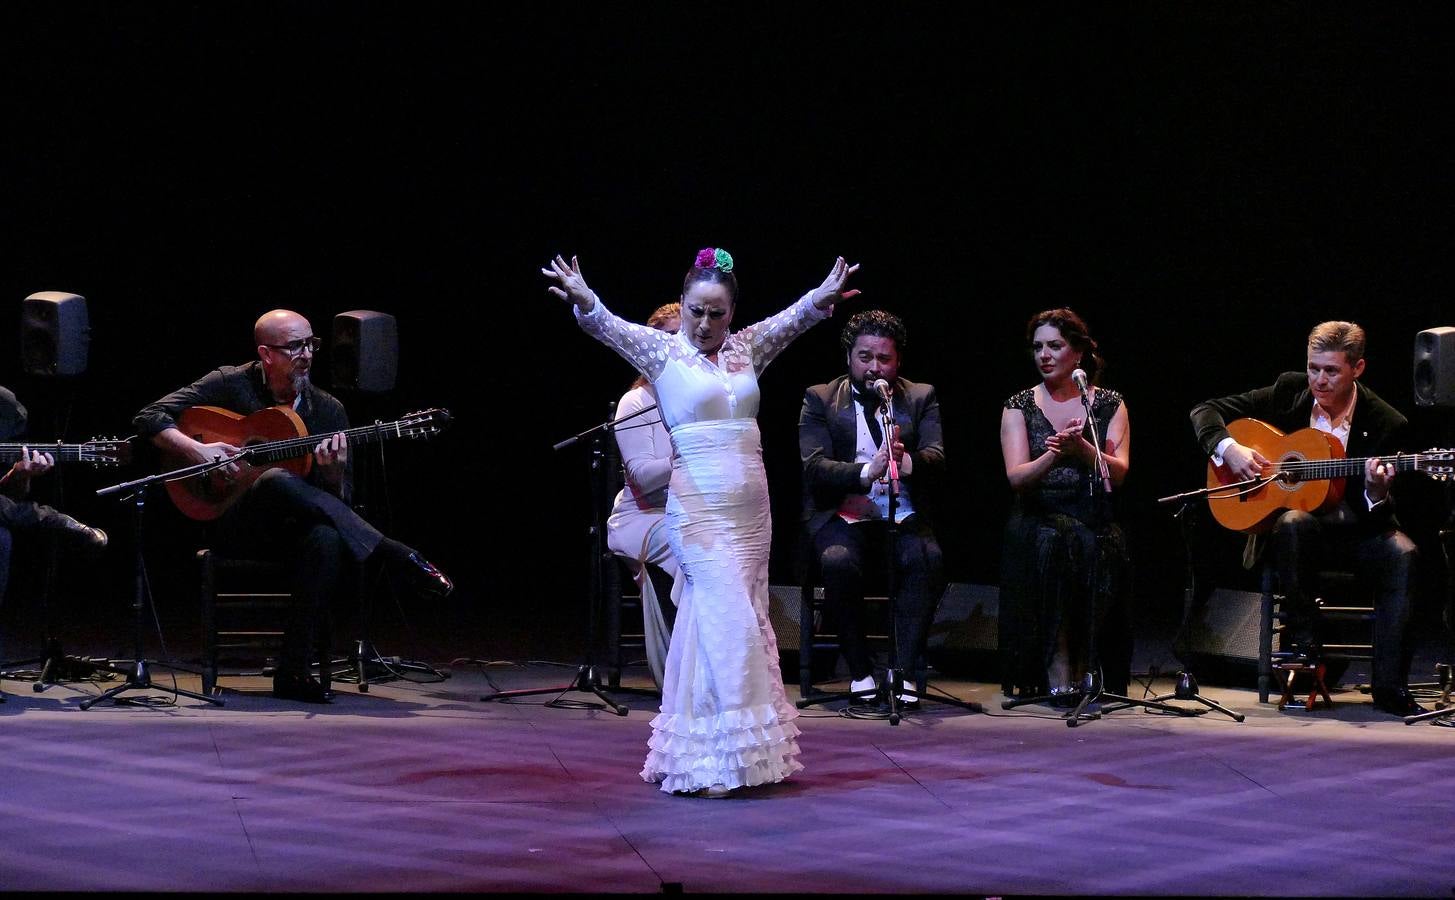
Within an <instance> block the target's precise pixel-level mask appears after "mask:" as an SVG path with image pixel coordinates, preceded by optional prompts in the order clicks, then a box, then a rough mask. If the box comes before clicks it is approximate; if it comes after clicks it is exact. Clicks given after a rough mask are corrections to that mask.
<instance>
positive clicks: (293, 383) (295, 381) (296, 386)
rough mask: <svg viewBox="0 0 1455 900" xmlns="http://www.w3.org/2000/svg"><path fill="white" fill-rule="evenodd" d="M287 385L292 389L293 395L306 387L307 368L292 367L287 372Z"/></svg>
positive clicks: (296, 394)
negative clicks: (292, 368)
mask: <svg viewBox="0 0 1455 900" xmlns="http://www.w3.org/2000/svg"><path fill="white" fill-rule="evenodd" d="M288 386H289V387H290V388H292V389H293V396H295V397H296V396H298V395H299V394H301V393H303V392H304V390H306V389H307V388H308V370H307V369H294V370H293V371H291V372H289V373H288Z"/></svg>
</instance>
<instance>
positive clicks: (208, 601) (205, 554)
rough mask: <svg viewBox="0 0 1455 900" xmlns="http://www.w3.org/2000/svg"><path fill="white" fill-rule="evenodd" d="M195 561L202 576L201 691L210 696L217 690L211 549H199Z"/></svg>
mask: <svg viewBox="0 0 1455 900" xmlns="http://www.w3.org/2000/svg"><path fill="white" fill-rule="evenodd" d="M197 562H198V565H199V567H200V568H201V576H202V577H201V581H202V596H201V604H200V605H201V607H202V693H203V694H205V695H207V696H209V697H211V696H212V695H213V694H214V693H216V691H217V578H216V571H215V568H214V566H213V564H212V551H210V550H201V551H199V552H198V553H197Z"/></svg>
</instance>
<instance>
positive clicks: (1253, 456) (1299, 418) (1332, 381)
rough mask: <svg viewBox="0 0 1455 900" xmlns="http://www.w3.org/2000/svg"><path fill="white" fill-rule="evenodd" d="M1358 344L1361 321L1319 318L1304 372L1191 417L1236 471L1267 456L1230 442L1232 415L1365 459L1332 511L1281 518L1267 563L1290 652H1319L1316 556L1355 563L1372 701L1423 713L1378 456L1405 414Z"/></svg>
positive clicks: (1411, 561)
mask: <svg viewBox="0 0 1455 900" xmlns="http://www.w3.org/2000/svg"><path fill="white" fill-rule="evenodd" d="M1364 344H1365V340H1364V329H1362V328H1360V327H1359V326H1358V325H1356V324H1354V323H1353V322H1323V323H1321V324H1319V325H1317V326H1315V327H1314V329H1313V331H1312V332H1310V333H1309V339H1308V365H1307V367H1306V370H1305V372H1303V373H1299V372H1287V373H1284V374H1283V375H1280V376H1279V377H1278V380H1277V381H1276V382H1274V383H1273V385H1272V386H1270V387H1265V388H1259V389H1257V390H1254V391H1249V392H1248V393H1246V394H1237V395H1235V396H1232V397H1223V398H1221V399H1218V400H1208V401H1206V402H1205V403H1201V404H1199V405H1198V406H1197V407H1195V408H1194V409H1193V410H1192V424H1193V428H1194V429H1195V430H1196V432H1197V440H1198V443H1199V444H1200V445H1201V446H1202V448H1203V450H1204V451H1205V452H1206V453H1207V454H1208V455H1209V456H1211V457H1212V458H1213V460H1214V461H1215V462H1218V461H1221V462H1222V463H1223V464H1224V465H1226V466H1227V467H1228V469H1229V470H1230V471H1231V473H1232V474H1233V475H1234V476H1236V477H1238V478H1239V479H1247V478H1253V477H1256V476H1258V475H1259V474H1261V473H1262V472H1263V471H1264V469H1265V468H1266V467H1267V466H1269V465H1271V462H1270V461H1269V460H1267V459H1265V458H1264V457H1263V455H1262V454H1260V453H1258V452H1257V451H1256V450H1254V449H1252V448H1250V447H1245V446H1243V445H1242V444H1239V443H1238V442H1237V441H1235V440H1233V438H1232V437H1231V435H1229V433H1228V429H1227V423H1228V422H1229V421H1231V420H1233V419H1239V418H1254V419H1260V420H1262V421H1264V422H1267V423H1268V424H1270V425H1273V426H1274V427H1276V428H1278V429H1279V430H1281V431H1283V432H1284V433H1289V432H1293V431H1297V430H1299V429H1302V428H1316V429H1318V430H1320V431H1324V432H1327V433H1329V434H1331V435H1333V436H1334V437H1336V438H1338V440H1339V441H1340V442H1341V443H1342V444H1343V445H1344V447H1345V450H1346V452H1347V455H1348V456H1350V457H1369V461H1368V463H1367V464H1366V465H1365V467H1364V472H1363V474H1362V475H1359V476H1352V477H1350V478H1348V479H1347V483H1346V485H1345V490H1344V497H1343V500H1341V501H1340V503H1339V505H1338V506H1336V507H1335V508H1333V509H1332V510H1329V511H1327V512H1323V513H1320V514H1311V513H1306V512H1302V511H1298V510H1289V511H1286V512H1284V513H1283V514H1282V515H1280V516H1279V518H1278V520H1277V522H1276V523H1275V525H1274V527H1273V533H1272V538H1273V541H1272V543H1273V553H1274V560H1273V565H1274V566H1276V571H1277V574H1278V580H1279V585H1280V588H1281V590H1282V592H1283V594H1284V596H1285V597H1286V598H1287V599H1286V602H1287V608H1288V612H1289V616H1290V619H1289V620H1286V622H1285V624H1286V626H1287V628H1288V630H1287V632H1285V633H1286V634H1290V635H1291V636H1292V640H1293V650H1294V652H1295V653H1296V654H1299V655H1302V656H1307V657H1311V658H1316V657H1317V656H1318V653H1319V646H1318V640H1317V636H1316V635H1315V634H1314V631H1313V616H1312V613H1313V608H1312V607H1313V596H1312V595H1311V593H1310V590H1311V587H1310V586H1311V584H1312V578H1313V575H1314V573H1315V572H1316V571H1317V569H1318V566H1319V561H1320V560H1321V559H1331V558H1339V559H1344V560H1350V561H1352V562H1353V563H1354V566H1355V569H1356V573H1357V575H1358V577H1360V578H1361V579H1362V580H1364V581H1366V582H1368V583H1369V584H1370V585H1371V586H1372V587H1373V588H1374V594H1375V600H1374V610H1375V627H1374V671H1373V699H1374V705H1375V706H1376V707H1377V708H1379V709H1381V710H1384V711H1385V712H1389V713H1393V714H1395V715H1398V716H1406V715H1413V714H1415V713H1419V712H1423V709H1422V708H1421V707H1420V705H1419V704H1417V703H1416V702H1415V701H1414V699H1413V698H1412V697H1411V696H1410V693H1409V687H1408V684H1409V669H1410V657H1411V650H1410V648H1409V647H1408V642H1407V635H1406V630H1407V626H1408V624H1409V620H1410V603H1411V599H1412V596H1413V593H1414V576H1415V562H1416V557H1417V552H1416V549H1415V544H1414V542H1413V541H1412V540H1410V539H1409V537H1408V536H1406V535H1405V534H1404V532H1402V531H1400V530H1399V521H1398V519H1396V518H1395V509H1394V498H1393V497H1391V496H1390V492H1389V488H1390V481H1391V479H1392V478H1393V475H1394V467H1393V465H1388V464H1386V461H1385V460H1384V459H1381V458H1379V457H1380V456H1381V455H1384V454H1393V453H1394V452H1395V451H1397V450H1399V449H1400V448H1401V447H1403V445H1404V440H1405V434H1406V431H1407V429H1408V425H1409V422H1408V420H1407V419H1406V418H1405V417H1404V416H1403V415H1401V414H1400V413H1399V412H1398V411H1397V410H1395V409H1394V408H1393V407H1392V406H1390V405H1389V404H1388V403H1385V402H1384V401H1383V400H1381V399H1379V397H1378V396H1377V395H1376V394H1375V393H1374V392H1373V391H1372V390H1370V389H1369V388H1367V387H1365V386H1364V385H1363V384H1362V383H1361V382H1360V381H1359V378H1360V376H1362V375H1363V374H1364V367H1365V360H1364ZM1335 554H1337V557H1335Z"/></svg>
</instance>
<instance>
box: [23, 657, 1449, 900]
mask: <svg viewBox="0 0 1455 900" xmlns="http://www.w3.org/2000/svg"><path fill="white" fill-rule="evenodd" d="M487 674H488V676H489V679H493V681H494V683H496V684H498V685H499V686H500V687H502V688H510V687H534V686H547V685H561V684H566V683H568V682H569V681H570V677H571V675H572V674H573V669H572V668H570V667H565V668H557V667H553V666H548V665H529V666H499V667H492V668H488V669H481V668H472V667H466V666H462V667H460V668H459V669H457V670H456V671H454V672H453V673H452V677H450V678H449V679H448V680H447V681H444V682H442V683H437V684H430V685H416V684H404V683H401V682H392V683H388V684H377V685H374V686H373V687H372V688H371V690H370V692H369V693H368V694H360V693H358V692H357V688H356V687H355V686H353V685H349V684H341V685H339V686H338V687H339V696H338V700H337V701H336V702H335V703H334V704H332V705H331V706H327V707H307V706H303V705H298V704H291V703H283V702H279V701H275V700H273V699H272V698H271V697H269V696H268V695H267V694H266V692H265V683H264V682H262V681H261V680H260V679H252V680H247V679H237V680H232V681H230V682H228V684H229V686H230V687H231V688H233V690H229V691H228V692H227V693H226V694H225V697H226V701H227V705H226V706H225V707H224V708H213V707H209V706H206V705H203V704H201V703H198V702H196V701H190V700H184V701H183V702H181V703H180V704H178V705H177V706H175V707H162V708H140V707H136V708H118V707H112V706H109V705H104V704H103V705H97V706H95V707H93V708H92V709H90V710H81V709H79V708H78V707H77V704H78V703H79V702H80V701H81V700H83V699H85V698H86V697H87V696H89V695H92V694H94V693H96V692H97V691H99V690H100V689H101V688H102V686H101V685H94V684H74V685H59V686H53V687H50V688H48V689H47V690H46V691H44V692H43V693H33V692H32V691H31V689H30V685H29V684H26V683H24V682H19V681H12V680H7V681H5V682H4V683H3V687H4V689H5V691H6V694H7V702H5V703H4V704H0V888H3V889H5V890H10V891H18V890H61V889H65V890H88V891H96V890H101V891H140V890H145V891H183V890H185V891H193V890H197V891H201V890H208V891H299V892H324V891H328V892H340V891H343V892H357V891H381V892H382V891H390V892H394V891H405V892H410V891H491V892H495V891H527V892H593V893H594V892H658V891H661V890H663V889H664V888H665V889H668V890H671V889H674V888H675V887H676V886H679V885H680V887H681V889H682V890H683V891H685V892H688V893H692V892H768V891H792V892H825V893H836V892H837V893H845V892H856V893H858V892H875V893H879V892H886V893H888V892H896V893H897V892H903V893H914V892H936V893H973V894H1032V893H1035V894H1046V893H1050V894H1144V895H1152V894H1175V895H1270V896H1283V895H1345V896H1359V895H1423V896H1436V895H1442V896H1448V895H1449V893H1450V890H1451V888H1452V886H1455V850H1452V849H1451V842H1450V832H1449V831H1447V830H1446V829H1448V828H1449V827H1450V822H1451V820H1452V814H1455V729H1451V728H1442V727H1434V726H1430V725H1418V726H1406V725H1404V724H1403V723H1402V722H1401V721H1400V720H1399V719H1396V718H1393V717H1391V716H1386V715H1381V714H1378V713H1375V712H1374V711H1373V710H1372V709H1371V708H1370V706H1369V703H1368V698H1367V696H1364V695H1361V694H1359V693H1358V692H1353V691H1350V692H1343V693H1339V694H1336V695H1335V699H1336V701H1337V706H1336V708H1334V709H1333V710H1329V711H1318V712H1313V713H1301V712H1283V713H1280V712H1278V711H1277V710H1275V709H1274V708H1273V707H1271V706H1259V705H1258V704H1257V703H1256V702H1255V700H1256V697H1255V696H1254V694H1253V693H1252V692H1251V691H1245V690H1237V689H1227V688H1206V689H1205V690H1204V693H1205V694H1206V695H1207V696H1209V697H1212V698H1215V699H1217V700H1218V701H1219V702H1222V703H1224V704H1225V705H1227V706H1230V707H1233V708H1234V709H1237V710H1239V711H1241V712H1244V713H1246V714H1247V717H1248V718H1247V721H1246V722H1244V723H1242V724H1237V723H1234V722H1233V721H1231V720H1230V719H1228V718H1226V717H1224V716H1222V715H1220V714H1217V713H1209V714H1207V715H1204V716H1201V717H1199V718H1173V717H1167V716H1164V715H1155V714H1147V713H1145V712H1142V711H1140V710H1128V711H1123V712H1118V713H1115V714H1112V715H1109V716H1108V717H1106V718H1105V719H1103V720H1101V721H1097V722H1091V723H1088V724H1086V725H1083V726H1081V727H1079V728H1075V729H1070V728H1067V727H1066V725H1065V724H1064V722H1063V721H1062V720H1061V719H1060V718H1059V717H1058V716H1057V714H1056V713H1055V712H1053V711H1051V710H1049V709H1045V708H1042V707H1023V708H1021V709H1017V710H1011V711H1002V710H1001V709H1000V705H999V704H1000V700H1001V699H1002V698H1001V697H1000V696H999V693H998V690H997V689H996V688H994V687H993V686H991V685H986V684H980V683H971V682H964V681H948V680H946V681H939V682H936V684H937V686H939V687H941V688H944V689H947V690H948V691H949V692H951V693H953V694H955V695H957V696H959V697H961V698H963V699H968V700H974V701H977V702H980V703H983V704H985V707H986V709H987V711H988V712H987V713H983V714H975V713H966V712H963V711H961V710H959V709H955V708H952V707H939V706H933V705H931V706H929V707H927V709H926V710H925V711H923V712H917V713H911V714H909V715H908V716H907V717H906V718H905V720H904V721H903V722H902V723H901V724H899V725H898V726H890V725H889V724H887V723H886V722H884V721H875V720H855V719H848V718H842V717H839V716H837V715H835V714H833V713H832V712H828V711H824V710H815V709H810V710H806V711H805V712H804V715H803V718H802V719H801V720H800V724H801V726H802V728H803V738H802V742H801V743H802V748H803V757H802V758H803V762H804V763H805V765H806V767H807V768H806V770H805V771H804V772H802V773H801V774H800V775H798V776H797V777H795V778H793V779H791V780H790V781H789V782H787V783H785V784H781V785H777V786H773V787H768V788H760V789H753V790H748V791H744V792H742V795H741V796H736V797H733V798H731V799H727V800H707V799H697V798H684V797H672V796H667V795H665V794H662V793H660V792H659V791H658V790H657V789H656V787H655V786H652V785H648V784H645V783H643V782H642V781H641V780H640V779H639V777H638V775H637V772H638V769H639V767H640V764H641V761H642V755H643V746H644V744H645V741H646V739H647V732H648V721H649V720H650V718H651V712H650V709H651V705H652V702H651V701H650V700H648V699H647V698H642V697H627V696H625V695H618V696H619V697H620V698H621V699H624V700H625V701H626V702H627V703H628V705H630V706H631V709H632V711H631V713H630V715H629V716H627V717H625V718H618V717H617V716H614V715H611V714H610V713H608V712H603V711H599V710H583V709H558V708H548V707H545V706H543V705H542V704H543V703H544V702H545V701H546V700H549V699H550V698H551V697H550V695H547V696H537V697H531V698H526V700H525V701H523V702H516V703H512V704H505V703H498V702H494V703H481V702H479V700H478V699H477V698H478V697H479V696H480V695H481V694H482V693H484V692H487V691H488V690H490V685H489V682H488V681H487V678H486V675H487ZM630 674H631V677H630V678H629V679H628V681H629V683H633V684H638V685H642V684H645V683H646V682H644V681H643V680H642V679H641V677H640V674H639V670H635V669H633V670H631V673H630ZM159 680H160V678H159ZM181 684H182V685H183V686H184V687H188V686H190V687H192V688H194V689H195V688H196V686H197V680H196V678H195V677H194V676H183V678H182V680H181ZM1158 688H1159V689H1166V690H1170V682H1167V681H1166V680H1165V679H1164V680H1163V682H1161V683H1159V685H1158ZM159 696H160V695H159ZM568 696H569V698H571V699H576V700H589V699H591V698H590V697H589V696H587V695H582V694H570V695H568ZM790 696H796V692H794V691H792V690H790Z"/></svg>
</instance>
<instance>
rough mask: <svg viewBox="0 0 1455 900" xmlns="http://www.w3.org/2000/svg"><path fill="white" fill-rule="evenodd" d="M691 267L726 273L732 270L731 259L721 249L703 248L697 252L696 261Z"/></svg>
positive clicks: (729, 255)
mask: <svg viewBox="0 0 1455 900" xmlns="http://www.w3.org/2000/svg"><path fill="white" fill-rule="evenodd" d="M692 265H693V266H694V267H696V268H699V269H717V270H718V271H719V272H724V273H726V272H731V271H732V270H733V257H732V254H731V253H728V252H727V251H726V250H724V249H722V248H721V247H717V248H713V247H703V248H702V249H701V250H699V251H697V259H696V260H694V261H693V263H692Z"/></svg>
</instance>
